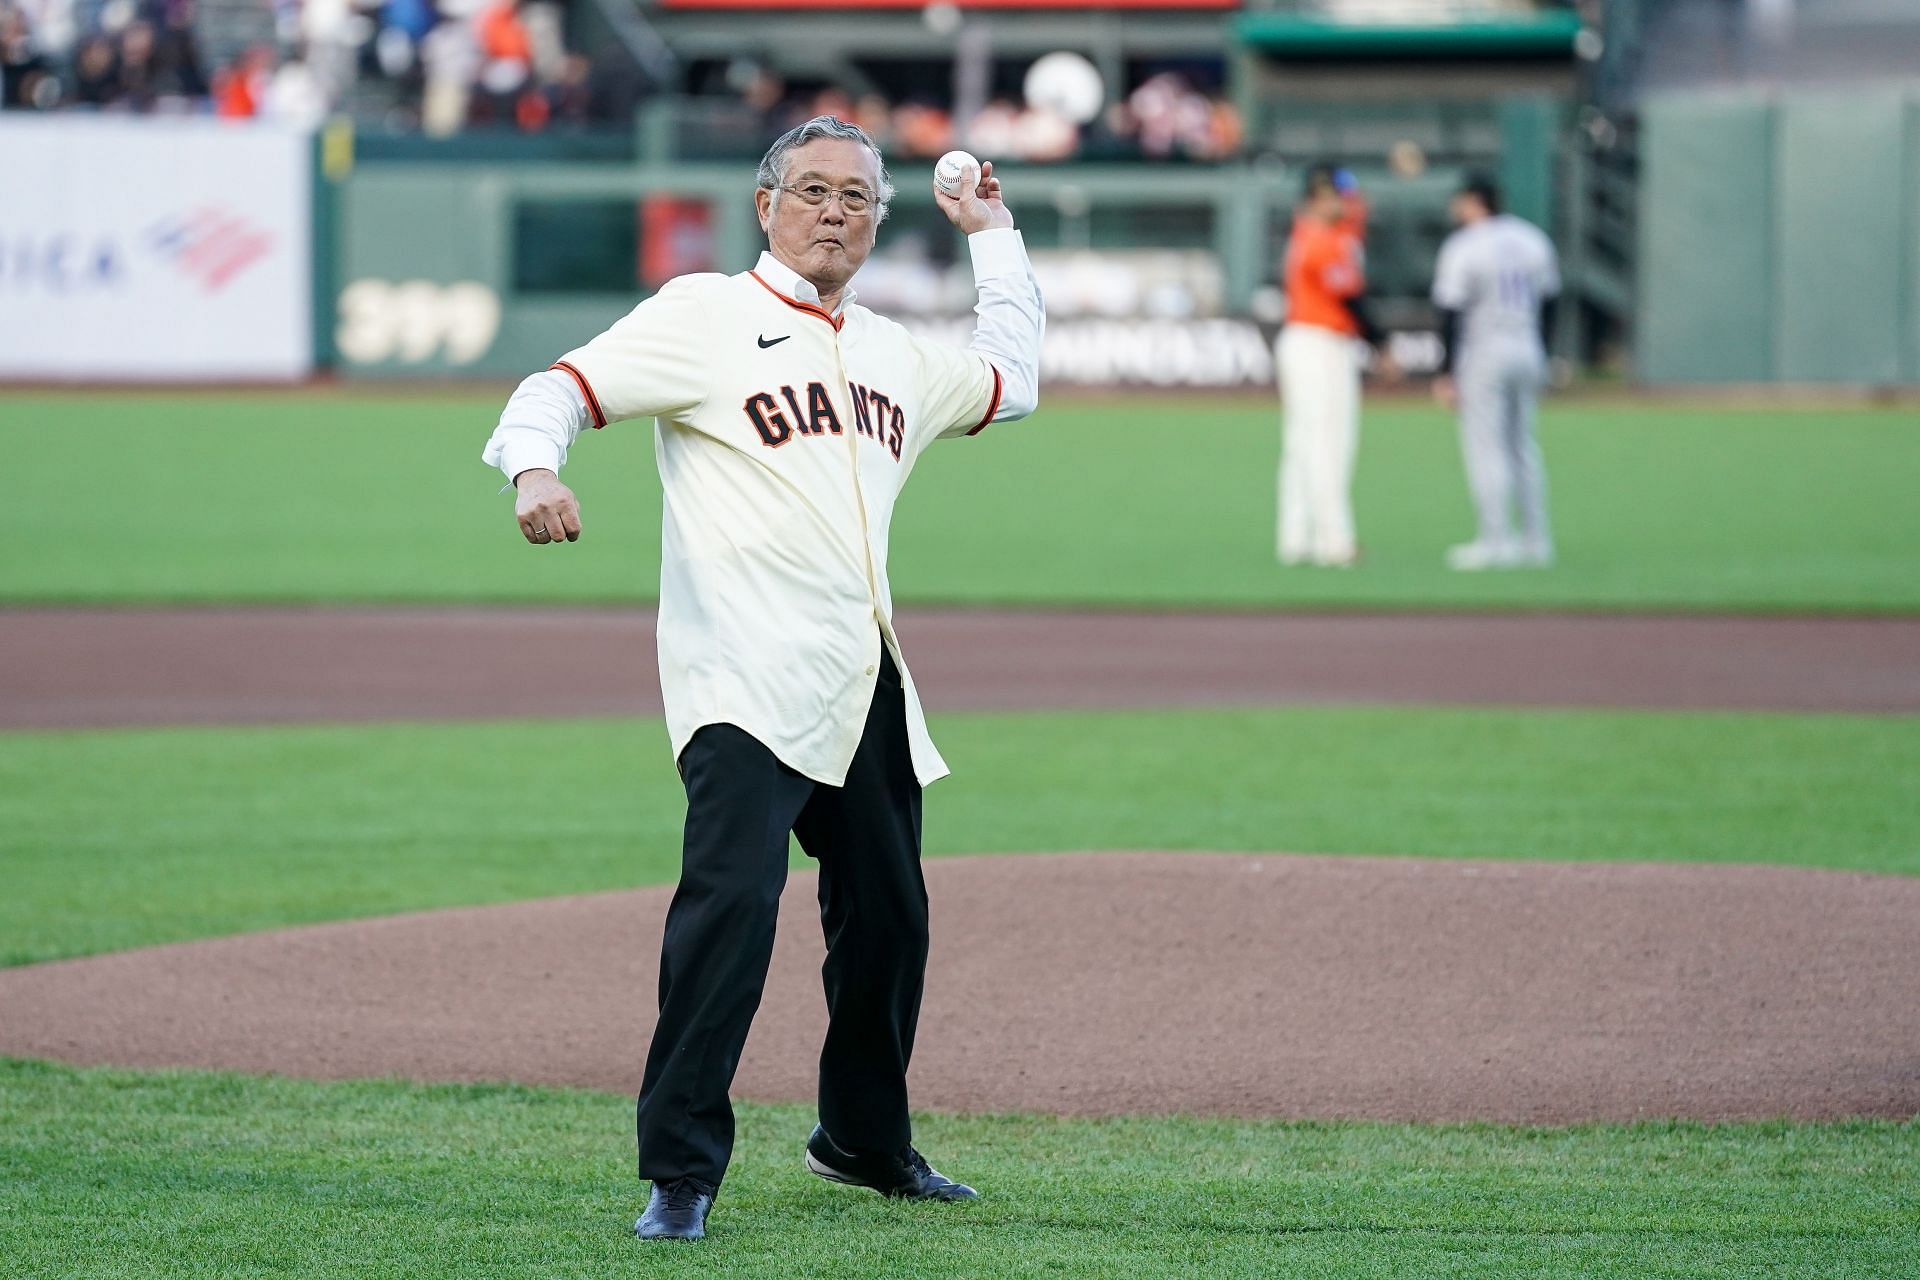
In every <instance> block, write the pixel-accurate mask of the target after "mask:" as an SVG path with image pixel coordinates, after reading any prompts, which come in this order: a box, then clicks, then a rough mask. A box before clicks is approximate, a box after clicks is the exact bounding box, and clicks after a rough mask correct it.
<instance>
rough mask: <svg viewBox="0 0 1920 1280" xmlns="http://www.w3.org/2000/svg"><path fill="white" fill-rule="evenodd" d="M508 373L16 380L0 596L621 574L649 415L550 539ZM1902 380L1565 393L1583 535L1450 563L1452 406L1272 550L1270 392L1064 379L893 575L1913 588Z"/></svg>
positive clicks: (421, 592) (1060, 599) (646, 586)
mask: <svg viewBox="0 0 1920 1280" xmlns="http://www.w3.org/2000/svg"><path fill="white" fill-rule="evenodd" d="M504 398H505V393H504V390H502V391H477V390H475V389H473V388H471V387H469V388H463V389H459V390H449V391H446V392H444V393H438V394H429V393H425V392H417V391H416V392H399V393H396V392H387V391H354V392H343V391H338V390H323V391H315V392H298V391H296V392H282V393H216V394H194V393H186V392H179V393H151V392H147V393H132V392H129V393H113V394H99V393H95V394H86V393H64V394H39V395H32V394H23V393H18V392H12V393H0V449H3V450H4V456H5V457H6V458H7V459H8V463H9V466H10V468H11V474H12V475H13V476H14V478H15V480H16V484H17V485H18V486H19V489H20V492H21V493H22V494H23V495H47V494H57V495H58V510H57V536H55V532H56V531H55V530H54V529H53V528H51V527H50V526H49V525H48V521H49V519H51V518H53V517H52V516H50V513H49V508H48V507H47V505H46V504H45V503H41V502H37V501H24V500H23V501H15V502H12V503H9V504H8V505H7V508H6V511H5V513H4V514H0V545H3V546H5V547H7V548H8V551H7V552H6V553H5V554H4V555H0V600H8V601H208V600H256V601H257V600H290V601H306V600H335V601H342V600H363V601H365V600H390V601H434V600H513V601H526V600H574V601H578V600H624V601H631V600H636V599H648V598H651V597H652V595H653V593H654V590H655V587H656V584H657V581H658V572H659V550H658V548H659V522H660V507H659V482H658V479H657V478H656V475H655V472H654V463H653V454H652V430H651V427H650V426H649V425H648V424H645V423H630V424H621V425H616V426H615V427H613V428H609V429H608V430H606V431H602V432H593V433H589V435H588V436H587V437H586V438H584V439H583V440H582V441H581V442H580V443H579V445H578V446H577V447H576V448H575V450H574V455H573V459H572V461H571V463H570V465H569V467H568V469H567V478H568V480H569V482H570V483H572V484H573V485H574V486H575V487H576V489H577V490H578V491H579V493H580V495H581V499H582V502H583V504H584V510H585V520H586V525H587V537H586V539H585V540H584V541H582V542H581V543H579V544H578V545H575V546H569V547H564V548H561V549H554V548H536V547H529V546H527V545H525V544H524V543H523V542H521V541H520V540H519V538H518V536H517V533H516V532H515V530H514V528H513V525H512V520H511V502H510V499H508V498H506V497H503V496H500V495H499V494H497V492H496V490H497V489H498V488H499V485H500V477H499V475H498V474H497V473H494V472H491V471H489V470H487V469H486V468H484V467H483V466H482V465H481V464H480V462H479V452H480V447H481V444H482V442H483V441H484V440H485V438H486V436H487V434H488V432H489V431H490V430H491V429H492V425H493V423H494V421H495V420H496V419H497V418H498V416H499V409H500V405H501V403H502V402H503V400H504ZM1914 419H1915V414H1914V412H1913V410H1911V409H1910V408H1884V409H1874V408H1843V409H1820V410H1809V409H1799V408H1778V409H1761V410H1744V411H1743V410H1733V409H1714V408H1704V407H1700V406H1697V405H1695V406H1690V405H1684V404H1676V403H1672V402H1662V401H1657V400H1649V401H1646V402H1644V403H1634V402H1624V403H1605V404H1602V403H1579V402H1562V403H1554V404H1551V405H1549V407H1548V408H1547V409H1546V411H1545V414H1544V418H1543V427H1542V432H1543V440H1544V444H1545V449H1546V453H1547V458H1548V464H1549V467H1550V469H1551V472H1552V478H1553V485H1554V496H1555V506H1556V511H1557V521H1558V528H1559V532H1560V542H1561V553H1562V564H1561V566H1560V567H1559V568H1558V569H1556V570H1554V571H1553V572H1551V573H1519V574H1513V573H1510V574H1490V575H1489V574H1478V575H1476V574H1455V573H1449V572H1447V571H1446V570H1445V569H1444V568H1442V567H1441V556H1442V553H1443V551H1444V550H1445V548H1446V547H1447V546H1448V545H1449V544H1451V543H1453V542H1457V541H1462V540H1464V539H1465V538H1466V537H1467V536H1468V535H1469V534H1470V532H1471V520H1470V516H1469V509H1468V504H1467V499H1466V495H1465V490H1464V485H1463V483H1462V480H1461V473H1460V463H1459V459H1458V455H1457V451H1456V448H1455V444H1454V436H1453V429H1452V426H1451V424H1450V422H1449V420H1448V419H1447V418H1446V417H1445V416H1444V415H1442V414H1441V413H1440V412H1439V411H1438V410H1437V409H1435V408H1433V407H1431V406H1429V405H1426V404H1423V403H1419V402H1415V401H1409V400H1398V401H1386V402H1377V403H1373V404H1370V405H1369V407H1368V409H1367V412H1366V423H1365V427H1364V431H1363V437H1362V445H1361V456H1360V462H1359V468H1358V480H1357V490H1356V502H1357V510H1358V516H1359V523H1360V531H1361V540H1362V542H1363V544H1364V546H1365V549H1366V552H1367V563H1366V564H1365V565H1364V566H1363V567H1362V568H1360V569H1359V570H1356V571H1352V572H1344V573H1343V572H1333V571H1325V570H1311V569H1291V570H1283V569H1281V568H1279V567H1277V566H1276V565H1275V564H1274V562H1273V503H1274V496H1273V491H1274V464H1275V460H1276V457H1277V455H1278V448H1279V446H1278V436H1277V427H1276V421H1277V415H1276V410H1275V409H1274V407H1273V405H1272V404H1271V403H1270V402H1269V401H1267V400H1266V399H1264V398H1261V399H1234V400H1226V399H1213V398H1201V397H1153V396H1133V397H1127V398H1124V399H1123V398H1118V397H1115V398H1110V399H1107V400H1104V401H1087V400H1081V401H1073V400H1070V399H1065V398H1059V397H1055V398H1052V399H1050V400H1049V401H1048V403H1047V404H1046V405H1045V406H1044V407H1043V408H1042V410H1041V412H1040V414H1039V415H1038V416H1036V417H1035V418H1034V419H1032V420H1031V421H1029V422H1026V423H1020V424H1008V425H1005V426H1002V427H997V428H995V429H993V430H992V431H989V432H987V433H985V434H983V435H981V436H980V437H979V438H977V439H974V440H969V441H965V442H960V443H952V444H942V445H938V446H936V447H935V448H934V449H932V450H930V451H929V452H928V454H927V455H926V456H925V457H924V458H923V459H922V461H921V463H920V466H919V468H918V470H917V471H916V473H915V475H914V477H913V480H912V482H911V484H910V485H909V487H908V490H907V493H906V495H905V497H904V499H903V501H902V503H901V507H900V512H899V517H898V519H897V520H896V522H895V525H894V533H893V549H894V554H893V581H894V585H895V588H896V594H897V596H898V598H899V599H900V600H902V601H915V602H1010V603H1025V604H1042V605H1061V604H1087V605H1099V606H1114V605H1146V606H1160V607H1170V606H1186V605H1215V606H1232V607H1252V608H1266V607H1290V606H1366V607H1406V606H1416V607H1425V606H1443V607H1465V606H1473V607H1478V606H1493V607H1513V608H1558V607H1578V608H1658V609H1750V610H1775V609H1778V610H1866V611H1902V610H1905V611H1912V610H1915V609H1920V571H1917V570H1916V568H1915V566H1916V565H1917V564H1920V503H1915V502H1914V501H1913V500H1912V484H1913V477H1914V476H1916V475H1920V430H1915V429H1914V426H1915V421H1914Z"/></svg>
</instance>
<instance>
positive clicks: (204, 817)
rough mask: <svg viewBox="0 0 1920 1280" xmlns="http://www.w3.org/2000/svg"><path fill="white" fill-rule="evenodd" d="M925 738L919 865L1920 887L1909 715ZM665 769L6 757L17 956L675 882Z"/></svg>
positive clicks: (446, 756) (1100, 723)
mask: <svg viewBox="0 0 1920 1280" xmlns="http://www.w3.org/2000/svg"><path fill="white" fill-rule="evenodd" d="M934 727H935V729H936V731H937V732H938V733H939V735H940V740H941V743H942V747H943V749H944V750H945V752H946V754H947V755H948V757H949V759H950V760H951V761H952V762H953V763H954V766H955V769H956V773H955V776H954V777H953V778H952V779H950V780H948V781H944V782H941V783H939V784H937V785H936V786H934V787H933V788H932V789H931V790H930V791H929V792H928V794H927V839H928V846H929V849H930V851H932V852H934V853H982V852H984V853H996V852H1018V851H1052V850H1072V849H1116V848H1117V849H1220V850H1256V851H1259V850H1294V851H1312V852H1329V853H1388V854H1407V855H1439V856H1453V857H1491V858H1553V859H1596V858H1600V859H1625V860H1637V861H1664V860H1686V861H1702V862H1784V863H1794V864H1800V865H1805V866H1826V867H1849V868H1855V869H1860V870H1869V871H1890V872H1900V873H1906V874H1920V793H1917V792H1916V791H1915V790H1914V788H1913V787H1912V786H1911V785H1910V783H1911V780H1912V779H1913V778H1914V777H1915V776H1920V718H1913V717H1871V716H1799V715H1778V714H1751V713H1736V714H1722V715H1700V714H1669V713H1653V712H1644V711H1638V712H1605V711H1535V710H1487V709H1457V708H1290V709H1263V710H1236V711H1180V712H1144V711H1135V712H1101V713H1083V714H1075V715H1065V714H1062V715H1041V714H1025V715H951V716H946V717H942V718H939V719H938V720H937V721H936V722H935V726H934ZM665 741H666V737H665V731H664V730H663V729H662V728H661V726H660V725H659V723H658V722H656V721H623V720H611V721H516V722H502V723H475V724H452V725H435V724H428V725H380V726H305V727H287V728H242V729H207V728H194V729H179V730H134V731H124V732H89V733H33V734H25V733H23V734H6V735H0V830H5V831H7V832H9V833H10V836H9V839H8V841H7V843H6V848H7V852H6V854H5V855H4V859H3V861H0V869H3V870H4V874H5V878H6V883H7V886H8V892H7V894H6V895H4V896H3V897H0V937H4V938H5V939H6V944H5V947H4V949H0V959H4V960H6V961H10V962H13V963H20V962H23V961H30V960H39V959H47V958H50V957H54V956H60V955H71V954H75V953H80V952H91V951H102V950H116V949H119V948H123V947H130V946H138V945H141V944H144V943H152V942H160V941H171V940H176V939H182V938H192V937H202V936H206V935H210V934H218V933H231V932H237V931H242V930H250V929H262V928H270V927H274V926H277V925H284V924H291V923H300V922H310V921H318V920H331V919H339V918H344V917H347V916H362V915H374V914H383V913H388V912H394V911H403V910H413V909H420V908H426V907H436V906H449V905H454V904H461V903H479V902H500V901H511V900H515V899H520V898H534V897H544V896H551V895H555V894H562V893H577V892H584V891H588V890H595V889H608V888H615V887H620V886H626V885H639V884H663V883H670V882H671V881H672V879H673V877H674V876H675V875H676V874H677V872H678V868H679V823H680V817H681V811H682V799H681V793H680V789H679V781H678V778H677V777H676V775H675V774H674V772H673V768H672V766H671V764H670V763H669V761H668V759H667V749H666V746H665ZM102 903H112V904H114V909H113V910H112V911H102V909H101V907H102Z"/></svg>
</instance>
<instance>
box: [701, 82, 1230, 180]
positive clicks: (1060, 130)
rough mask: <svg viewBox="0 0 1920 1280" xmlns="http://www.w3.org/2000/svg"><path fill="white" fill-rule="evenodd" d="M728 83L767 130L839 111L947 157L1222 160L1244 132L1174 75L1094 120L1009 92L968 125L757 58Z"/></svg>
mask: <svg viewBox="0 0 1920 1280" xmlns="http://www.w3.org/2000/svg"><path fill="white" fill-rule="evenodd" d="M728 87H729V88H730V89H732V90H733V91H734V92H736V93H738V95H739V96H740V98H741V100H743V101H744V102H745V103H746V104H747V106H748V107H750V108H752V109H753V110H754V111H755V112H757V113H758V115H759V117H760V121H759V125H760V131H761V132H762V133H764V134H768V135H771V134H775V133H778V132H780V131H782V130H784V129H787V128H790V127H792V126H793V125H795V124H798V123H800V122H801V121H803V120H807V119H810V118H811V117H813V116H816V115H834V116H838V117H840V118H841V119H842V120H851V121H853V122H854V123H856V124H858V125H859V126H860V127H861V128H863V129H865V130H866V131H867V132H868V133H870V134H872V135H873V137H874V139H875V140H876V141H878V142H879V143H880V146H881V148H882V149H883V150H884V151H886V152H887V153H888V154H889V155H893V154H898V155H900V156H902V157H931V156H939V155H942V154H944V153H945V152H947V151H949V150H951V149H952V148H954V147H956V146H966V147H968V148H970V149H971V150H974V151H977V152H980V153H982V154H984V155H996V156H1006V157H1009V158H1013V159H1019V160H1027V161H1036V162H1045V161H1052V160H1067V159H1099V158H1104V157H1111V156H1121V155H1126V156H1134V155H1145V156H1148V157H1151V158H1154V159H1189V160H1217V159H1222V158H1225V157H1227V156H1231V155H1233V154H1235V153H1236V152H1237V151H1238V150H1239V148H1240V144H1241V140H1242V136H1243V132H1242V128H1241V121H1240V115H1239V113H1238V112H1237V111H1235V110H1234V108H1233V105H1232V104H1231V103H1229V102H1227V101H1226V100H1225V99H1224V98H1222V97H1221V96H1220V95H1218V94H1213V93H1207V92H1203V91H1202V90H1200V89H1198V88H1196V87H1195V86H1194V85H1192V84H1191V83H1190V82H1189V81H1188V80H1187V79H1186V78H1185V77H1183V76H1181V75H1179V74H1177V73H1174V72H1161V73H1158V74H1156V75H1152V76H1149V77H1148V78H1147V79H1145V80H1143V81H1142V82H1141V83H1140V84H1138V85H1137V86H1135V87H1134V88H1133V90H1132V91H1131V92H1130V93H1128V94H1127V95H1126V96H1125V97H1123V98H1120V99H1118V100H1117V101H1114V102H1112V103H1110V104H1108V105H1107V106H1106V107H1105V108H1104V109H1103V110H1102V111H1101V112H1100V113H1099V114H1098V115H1096V116H1095V117H1094V118H1093V119H1092V120H1089V121H1087V122H1086V123H1084V124H1078V123H1075V122H1074V121H1073V120H1071V119H1069V118H1067V117H1066V116H1064V115H1062V114H1060V113H1059V112H1057V111H1054V110H1052V109H1050V108H1048V107H1046V106H1044V105H1038V106H1037V105H1034V104H1031V103H1025V102H1021V101H1019V100H1017V99H1015V98H1013V97H1010V96H1002V97H994V98H991V99H989V100H988V101H987V103H986V104H985V105H984V106H983V107H982V108H981V109H980V110H979V111H978V112H977V113H974V114H973V115H972V116H971V118H969V119H968V120H966V121H965V122H964V125H963V124H962V123H961V122H956V121H955V119H954V114H953V112H952V111H950V110H949V109H948V108H947V107H945V106H943V105H940V104H938V103H936V102H933V101H930V100H925V99H911V100H908V101H903V102H896V101H893V100H891V99H889V98H887V97H885V96H883V95H881V94H877V93H869V94H863V95H861V96H859V97H857V98H856V97H854V96H852V95H850V94H848V93H847V92H845V91H844V90H841V89H833V88H828V89H820V90H816V91H812V92H798V93H795V92H790V91H789V90H788V87H787V85H786V83H785V82H784V81H783V80H781V78H780V77H779V76H778V75H776V74H774V73H773V72H771V71H769V70H767V69H765V68H764V67H760V66H757V65H752V64H746V65H744V66H740V67H736V68H734V69H730V70H729V73H728Z"/></svg>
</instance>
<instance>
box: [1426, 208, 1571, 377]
mask: <svg viewBox="0 0 1920 1280" xmlns="http://www.w3.org/2000/svg"><path fill="white" fill-rule="evenodd" d="M1559 292H1560V264H1559V261H1558V259H1557V258H1556V257H1555V255H1554V252H1553V242H1552V241H1551V240H1549V239H1547V235H1546V233H1545V232H1544V231H1542V230H1540V228H1538V227H1536V226H1534V225H1533V224H1532V223H1531V222H1528V221H1526V220H1525V219H1522V218H1516V217H1514V216H1513V215H1512V214H1507V213H1502V214H1495V215H1494V216H1493V217H1491V218H1482V219H1480V221H1478V222H1475V223H1473V224H1472V225H1470V226H1465V227H1461V228H1460V229H1459V230H1458V231H1456V232H1454V233H1453V234H1452V235H1450V236H1448V237H1447V239H1446V243H1444V244H1442V245H1441V246H1440V261H1439V264H1438V265H1437V266H1436V267H1435V269H1434V273H1433V304H1434V305H1435V306H1437V307H1444V308H1445V309H1447V310H1449V311H1458V312H1459V313H1460V334H1459V342H1460V347H1461V354H1462V356H1464V355H1465V354H1466V353H1467V352H1469V351H1471V350H1472V349H1473V348H1474V347H1476V346H1484V345H1487V344H1490V343H1496V342H1513V341H1519V342H1525V343H1531V344H1533V345H1536V346H1537V345H1538V343H1539V340H1540V302H1541V300H1542V299H1544V298H1551V297H1554V296H1556V295H1557V294H1558V293H1559Z"/></svg>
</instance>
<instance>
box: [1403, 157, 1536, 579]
mask: <svg viewBox="0 0 1920 1280" xmlns="http://www.w3.org/2000/svg"><path fill="white" fill-rule="evenodd" d="M1451 212H1452V214H1453V220H1454V221H1455V222H1456V223H1458V224H1459V230H1457V231H1455V232H1454V233H1453V234H1452V235H1450V236H1448V237H1447V240H1446V243H1445V244H1443V245H1441V246H1440V261H1439V264H1438V266H1437V267H1436V268H1435V269H1434V275H1433V305H1434V306H1435V307H1436V308H1438V309H1439V312H1440V334H1441V341H1442V346H1443V352H1444V354H1443V357H1442V363H1441V367H1440V375H1439V377H1437V378H1436V379H1435V380H1434V384H1433V389H1434V396H1435V398H1436V399H1438V400H1439V401H1440V402H1441V403H1442V404H1444V405H1446V406H1447V407H1448V408H1449V409H1453V410H1456V411H1457V412H1458V414H1459V417H1460V452H1461V455H1462V457H1463V458H1464V459H1465V462H1466V470H1467V486H1468V488H1469V489H1470V490H1471V491H1472V494H1473V504H1474V507H1475V509H1476V511H1477V512H1478V515H1479V525H1480V527H1479V532H1478V533H1477V534H1476V536H1475V537H1474V540H1473V541H1472V542H1468V543H1464V544H1462V545H1461V546H1457V547H1454V548H1453V549H1452V550H1451V551H1449V552H1448V553H1447V564H1448V565H1449V566H1450V567H1452V568H1455V569H1505V568H1544V567H1546V566H1547V565H1550V564H1552V563H1553V534H1552V532H1551V531H1550V530H1549V528H1548V525H1547V472H1546V467H1545V466H1544V464H1543V463H1542V462H1541V460H1540V446H1539V445H1538V444H1537V443H1536V442H1535V440H1534V434H1533V419H1534V406H1535V402H1536V401H1537V400H1538V398H1539V395H1540V389H1541V388H1542V387H1543V386H1545V385H1546V380H1547V351H1546V335H1547V332H1548V330H1549V328H1550V327H1551V325H1552V323H1553V307H1554V301H1555V299H1556V298H1557V296H1558V295H1559V293H1560V266H1559V262H1558V260H1557V258H1556V257H1555V255H1554V251H1553V242H1552V241H1551V240H1549V239H1547V236H1546V233H1545V232H1543V231H1541V230H1540V228H1538V227H1536V226H1534V225H1533V224H1532V223H1530V222H1527V221H1525V220H1523V219H1520V218H1516V217H1514V216H1513V215H1512V214H1509V213H1502V212H1501V211H1500V191H1499V188H1497V187H1495V186H1494V184H1493V183H1492V182H1491V181H1490V180H1488V179H1486V178H1482V177H1470V178H1468V179H1467V181H1466V182H1465V183H1464V184H1463V185H1462V186H1461V188H1460V190H1459V192H1458V193H1456V194H1455V195H1454V197H1453V202H1452V205H1451ZM1511 510H1517V511H1518V514H1519V530H1518V532H1517V533H1516V532H1515V530H1514V526H1513V522H1512V518H1511V515H1510V511H1511Z"/></svg>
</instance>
